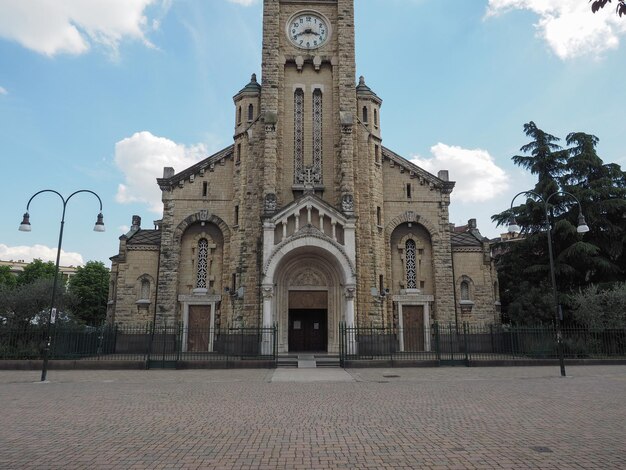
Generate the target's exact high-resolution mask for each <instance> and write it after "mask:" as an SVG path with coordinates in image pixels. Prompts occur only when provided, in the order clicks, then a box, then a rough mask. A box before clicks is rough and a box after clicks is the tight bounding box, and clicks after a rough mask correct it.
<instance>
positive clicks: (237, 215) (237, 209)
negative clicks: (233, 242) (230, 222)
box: [235, 206, 239, 225]
mask: <svg viewBox="0 0 626 470" xmlns="http://www.w3.org/2000/svg"><path fill="white" fill-rule="evenodd" d="M235 225H239V206H235Z"/></svg>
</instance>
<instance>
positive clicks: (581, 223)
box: [508, 191, 589, 377]
mask: <svg viewBox="0 0 626 470" xmlns="http://www.w3.org/2000/svg"><path fill="white" fill-rule="evenodd" d="M522 194H524V195H526V196H534V197H535V198H537V199H538V200H539V201H541V202H542V203H543V209H544V214H545V217H546V228H547V232H548V257H549V258H550V278H551V280H552V294H553V295H554V322H555V327H556V346H557V354H558V355H559V365H560V366H561V376H563V377H565V359H564V357H563V335H562V333H561V322H562V321H563V318H562V316H561V313H560V309H559V296H558V293H557V289H556V275H555V273H554V254H553V252H552V226H551V224H550V214H549V212H548V204H549V203H550V200H551V199H552V198H553V197H554V196H569V197H571V198H572V199H574V201H576V204H578V227H576V231H577V232H578V233H586V232H588V231H589V227H588V226H587V222H585V216H584V215H583V213H582V209H581V207H580V201H579V200H578V199H577V198H576V196H574V195H573V194H572V193H568V192H567V191H556V192H554V193H552V194H550V195H549V196H548V197H546V198H544V197H543V196H542V195H541V194H539V193H537V192H535V191H522V192H521V193H517V194H516V195H515V197H513V199H512V200H511V209H510V212H511V217H510V218H509V227H508V231H509V233H515V232H519V231H520V228H519V225H517V222H516V221H515V217H514V216H513V203H514V202H515V199H516V198H517V197H518V196H521V195H522Z"/></svg>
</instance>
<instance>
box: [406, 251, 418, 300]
mask: <svg viewBox="0 0 626 470" xmlns="http://www.w3.org/2000/svg"><path fill="white" fill-rule="evenodd" d="M416 248H417V247H416V245H415V240H412V239H408V240H407V241H406V244H405V246H404V256H405V260H406V288H407V289H417V262H416V256H415V254H416V251H417V250H416Z"/></svg>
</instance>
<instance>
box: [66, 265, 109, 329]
mask: <svg viewBox="0 0 626 470" xmlns="http://www.w3.org/2000/svg"><path fill="white" fill-rule="evenodd" d="M108 292H109V270H108V269H107V268H106V267H105V266H104V264H103V263H101V262H99V261H88V262H87V264H85V266H81V267H78V268H77V270H76V273H75V274H74V275H73V276H72V277H70V282H69V293H70V294H71V297H72V301H71V312H72V314H73V317H74V319H76V320H81V321H83V322H85V323H87V324H89V325H98V324H100V323H102V322H103V321H104V319H105V318H106V310H107V299H108Z"/></svg>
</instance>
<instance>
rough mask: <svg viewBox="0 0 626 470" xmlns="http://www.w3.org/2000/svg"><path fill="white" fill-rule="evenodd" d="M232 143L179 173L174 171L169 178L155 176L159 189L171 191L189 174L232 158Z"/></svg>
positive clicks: (199, 171)
mask: <svg viewBox="0 0 626 470" xmlns="http://www.w3.org/2000/svg"><path fill="white" fill-rule="evenodd" d="M234 148H235V146H234V145H229V146H228V147H226V148H225V149H222V150H220V151H219V152H217V153H215V154H213V155H211V156H210V157H207V158H205V159H204V160H202V161H199V162H198V163H196V164H195V165H192V166H190V167H189V168H187V169H186V170H183V171H181V172H180V173H176V174H175V175H174V176H171V177H170V178H157V183H158V185H159V188H161V191H171V190H172V188H174V187H175V186H176V185H177V184H178V183H179V182H180V181H184V180H186V179H188V178H189V177H190V176H191V175H195V174H197V173H201V172H203V171H205V170H206V169H207V168H209V169H210V167H211V165H215V164H216V163H218V162H219V161H221V160H223V159H226V158H232V156H233V152H234Z"/></svg>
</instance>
